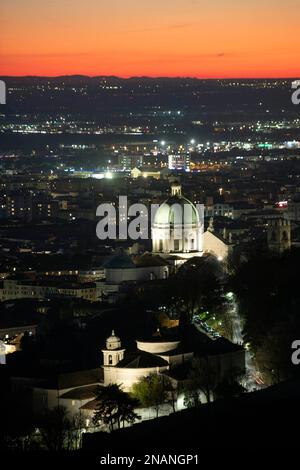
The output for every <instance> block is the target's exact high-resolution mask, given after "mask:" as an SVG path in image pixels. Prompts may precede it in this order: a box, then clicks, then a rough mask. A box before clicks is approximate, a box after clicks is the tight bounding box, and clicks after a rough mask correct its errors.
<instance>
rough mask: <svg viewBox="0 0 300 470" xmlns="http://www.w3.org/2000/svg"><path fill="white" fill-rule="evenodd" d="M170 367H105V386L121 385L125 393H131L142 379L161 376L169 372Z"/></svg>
mask: <svg viewBox="0 0 300 470" xmlns="http://www.w3.org/2000/svg"><path fill="white" fill-rule="evenodd" d="M168 369H169V366H163V367H147V368H133V369H131V368H127V367H124V368H118V367H104V385H109V384H110V383H116V384H121V385H122V386H123V389H124V390H125V391H129V390H130V389H131V387H132V385H133V384H134V383H135V382H138V381H139V379H140V378H142V377H147V376H148V375H150V374H159V373H160V372H163V371H165V370H168Z"/></svg>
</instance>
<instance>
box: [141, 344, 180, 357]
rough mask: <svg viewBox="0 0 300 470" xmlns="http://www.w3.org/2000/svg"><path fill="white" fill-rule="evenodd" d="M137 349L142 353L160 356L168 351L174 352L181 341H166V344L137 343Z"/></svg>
mask: <svg viewBox="0 0 300 470" xmlns="http://www.w3.org/2000/svg"><path fill="white" fill-rule="evenodd" d="M136 343H137V348H138V349H139V350H140V351H146V352H149V353H152V354H158V353H162V352H166V351H172V350H173V349H176V348H177V347H178V346H179V344H180V341H166V342H156V341H152V342H151V341H149V342H147V341H137V342H136Z"/></svg>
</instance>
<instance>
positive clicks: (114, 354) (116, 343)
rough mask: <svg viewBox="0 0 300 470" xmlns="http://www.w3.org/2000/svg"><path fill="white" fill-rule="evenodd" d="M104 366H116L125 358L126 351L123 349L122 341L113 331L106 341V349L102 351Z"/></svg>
mask: <svg viewBox="0 0 300 470" xmlns="http://www.w3.org/2000/svg"><path fill="white" fill-rule="evenodd" d="M102 353H103V365H104V366H116V365H117V364H118V362H120V361H121V360H122V359H123V358H124V353H125V349H122V347H121V340H120V338H118V336H116V335H115V332H114V330H112V332H111V335H110V336H109V337H108V338H107V340H106V348H105V349H102Z"/></svg>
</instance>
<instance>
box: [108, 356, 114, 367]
mask: <svg viewBox="0 0 300 470" xmlns="http://www.w3.org/2000/svg"><path fill="white" fill-rule="evenodd" d="M112 362H113V359H112V355H111V354H110V355H109V356H108V364H109V365H110V364H112Z"/></svg>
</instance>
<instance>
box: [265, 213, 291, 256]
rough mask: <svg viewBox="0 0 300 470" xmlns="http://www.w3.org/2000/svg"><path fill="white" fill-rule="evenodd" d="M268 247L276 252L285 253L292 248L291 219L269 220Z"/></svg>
mask: <svg viewBox="0 0 300 470" xmlns="http://www.w3.org/2000/svg"><path fill="white" fill-rule="evenodd" d="M268 248H269V250H271V251H273V252H275V253H283V252H284V251H286V250H290V249H291V223H290V221H289V220H286V219H271V220H269V222H268Z"/></svg>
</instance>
